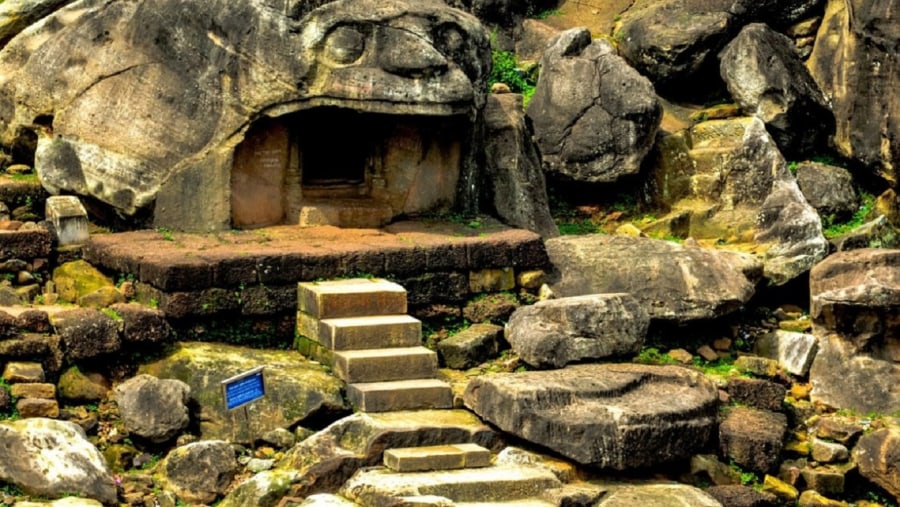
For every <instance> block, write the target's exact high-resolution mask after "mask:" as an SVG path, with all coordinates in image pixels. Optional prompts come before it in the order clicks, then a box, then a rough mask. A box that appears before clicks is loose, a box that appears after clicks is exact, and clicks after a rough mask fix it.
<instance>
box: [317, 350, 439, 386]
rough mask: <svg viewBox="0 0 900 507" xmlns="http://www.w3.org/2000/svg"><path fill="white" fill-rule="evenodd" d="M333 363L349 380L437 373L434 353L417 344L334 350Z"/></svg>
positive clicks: (379, 380) (343, 376)
mask: <svg viewBox="0 0 900 507" xmlns="http://www.w3.org/2000/svg"><path fill="white" fill-rule="evenodd" d="M333 367H334V373H335V375H337V376H338V377H340V378H342V379H343V380H345V381H347V382H351V383H354V382H384V381H391V380H409V379H421V378H429V377H433V376H434V375H435V374H436V373H437V354H435V353H434V352H433V351H431V350H428V349H426V348H425V347H421V346H420V347H402V348H390V349H364V350H344V351H338V352H335V353H334V363H333Z"/></svg>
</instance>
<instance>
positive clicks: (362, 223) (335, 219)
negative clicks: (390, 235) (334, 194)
mask: <svg viewBox="0 0 900 507" xmlns="http://www.w3.org/2000/svg"><path fill="white" fill-rule="evenodd" d="M393 215H394V213H393V210H391V207H390V206H388V205H386V204H383V203H379V202H377V201H375V200H372V199H323V200H316V201H310V202H305V203H303V205H302V206H301V207H300V216H299V225H300V226H301V227H315V226H320V225H333V226H335V227H347V228H356V229H374V228H378V227H382V226H384V225H385V224H387V223H388V222H390V221H391V218H393Z"/></svg>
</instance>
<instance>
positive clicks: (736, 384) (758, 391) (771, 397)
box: [726, 377, 786, 411]
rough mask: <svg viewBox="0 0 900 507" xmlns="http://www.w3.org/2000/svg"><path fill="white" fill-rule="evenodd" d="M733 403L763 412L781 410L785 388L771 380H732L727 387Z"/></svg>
mask: <svg viewBox="0 0 900 507" xmlns="http://www.w3.org/2000/svg"><path fill="white" fill-rule="evenodd" d="M726 390H727V391H728V394H729V395H730V396H731V399H732V401H735V402H737V403H739V404H742V405H749V406H751V407H753V408H761V409H763V410H773V411H778V410H781V405H782V404H783V403H784V395H785V391H786V390H785V388H784V386H783V385H781V384H778V383H775V382H771V381H769V380H762V379H754V378H741V377H737V378H732V379H729V380H728V386H727V387H726Z"/></svg>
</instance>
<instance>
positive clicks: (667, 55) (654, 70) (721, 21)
mask: <svg viewBox="0 0 900 507" xmlns="http://www.w3.org/2000/svg"><path fill="white" fill-rule="evenodd" d="M820 3H821V0H791V1H776V0H767V1H763V2H760V1H758V0H736V1H731V2H709V1H707V0H663V1H658V0H637V1H635V2H634V3H633V4H632V5H631V7H629V8H628V10H626V11H625V12H624V13H623V15H622V18H621V20H620V22H619V24H618V25H617V30H616V32H615V35H614V38H615V39H616V41H617V42H618V47H619V51H620V53H621V54H622V56H623V57H624V58H625V59H626V60H628V61H629V63H631V64H632V65H633V66H634V67H635V68H636V69H638V70H639V71H640V72H641V73H642V74H643V75H645V76H647V77H649V78H650V80H651V81H653V84H655V85H656V86H657V88H658V89H659V90H660V92H661V93H666V94H670V93H671V94H676V95H682V96H695V97H696V96H703V95H704V94H707V93H709V92H710V91H711V90H715V89H716V88H717V85H718V80H717V79H715V77H714V76H715V74H716V72H715V70H716V64H717V62H716V55H717V54H718V53H719V51H720V50H721V49H722V48H723V47H724V46H725V44H727V43H728V41H730V40H731V38H732V37H733V36H734V34H736V33H737V32H738V31H739V30H740V29H741V27H742V26H744V25H745V24H746V23H750V22H754V21H759V22H763V23H769V24H771V25H773V26H774V25H778V26H785V25H787V24H790V23H793V22H796V21H799V20H801V19H803V17H804V16H807V15H808V13H809V12H810V11H811V10H813V9H814V8H816V7H817V6H818V5H819V4H820Z"/></svg>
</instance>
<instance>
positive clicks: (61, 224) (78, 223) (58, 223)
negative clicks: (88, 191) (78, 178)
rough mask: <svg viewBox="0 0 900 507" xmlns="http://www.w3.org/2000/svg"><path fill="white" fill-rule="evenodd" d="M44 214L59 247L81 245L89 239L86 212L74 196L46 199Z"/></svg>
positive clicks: (57, 196) (58, 196)
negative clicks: (53, 230)
mask: <svg viewBox="0 0 900 507" xmlns="http://www.w3.org/2000/svg"><path fill="white" fill-rule="evenodd" d="M44 207H45V211H44V214H45V216H46V217H47V220H50V221H51V222H52V223H53V228H54V229H55V230H56V238H57V242H58V243H59V245H60V246H66V245H81V244H84V243H86V242H87V240H88V239H89V238H90V232H88V216H87V210H85V209H84V206H83V205H82V204H81V201H80V200H79V199H78V197H75V196H74V195H55V196H52V197H48V198H47V201H46V203H45V206H44Z"/></svg>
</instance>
